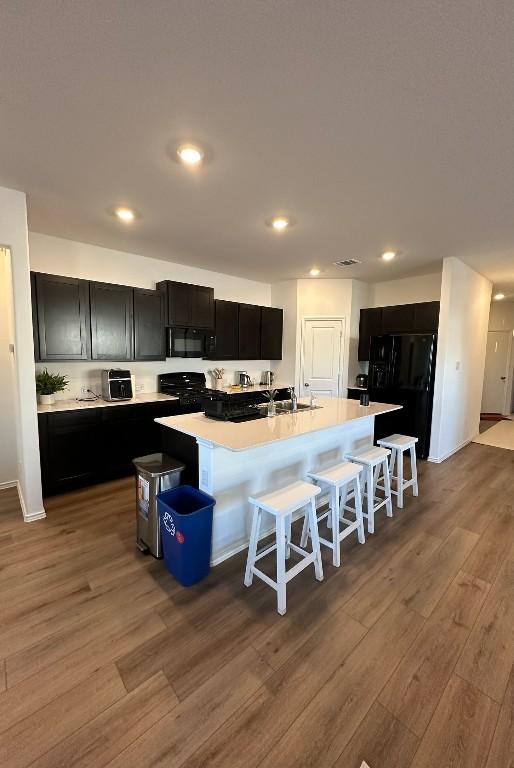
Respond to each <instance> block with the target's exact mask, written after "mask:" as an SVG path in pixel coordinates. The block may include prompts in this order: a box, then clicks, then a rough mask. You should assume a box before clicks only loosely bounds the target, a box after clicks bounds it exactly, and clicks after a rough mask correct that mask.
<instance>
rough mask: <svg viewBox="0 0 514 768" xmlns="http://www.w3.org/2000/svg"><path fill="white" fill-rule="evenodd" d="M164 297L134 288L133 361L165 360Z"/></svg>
mask: <svg viewBox="0 0 514 768" xmlns="http://www.w3.org/2000/svg"><path fill="white" fill-rule="evenodd" d="M165 359H166V339H165V330H164V296H163V294H162V293H161V292H160V291H151V290H145V289H144V288H134V360H165Z"/></svg>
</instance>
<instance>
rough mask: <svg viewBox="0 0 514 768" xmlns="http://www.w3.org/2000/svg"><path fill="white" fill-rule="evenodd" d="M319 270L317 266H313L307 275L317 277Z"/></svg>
mask: <svg viewBox="0 0 514 768" xmlns="http://www.w3.org/2000/svg"><path fill="white" fill-rule="evenodd" d="M320 271H321V270H319V269H318V268H317V267H313V268H312V269H311V271H310V272H309V275H310V276H311V277H317V276H318V275H319V273H320Z"/></svg>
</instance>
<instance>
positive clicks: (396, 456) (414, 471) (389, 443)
mask: <svg viewBox="0 0 514 768" xmlns="http://www.w3.org/2000/svg"><path fill="white" fill-rule="evenodd" d="M417 442H418V438H417V437H410V436H409V435H399V434H394V435H389V437H383V438H382V439H381V440H377V443H378V444H379V445H380V446H382V447H383V448H389V449H390V450H391V459H390V461H389V474H390V478H391V481H393V480H395V481H396V489H395V490H391V493H392V494H394V495H395V496H396V498H397V504H398V507H399V509H401V508H402V507H403V492H404V491H405V489H406V488H410V487H411V486H412V494H413V496H417V495H418V467H417V464H416V443H417ZM405 451H409V453H410V468H411V478H410V480H405V479H404V476H403V454H404V453H405ZM395 465H396V475H395V474H394V470H395ZM379 487H380V486H379Z"/></svg>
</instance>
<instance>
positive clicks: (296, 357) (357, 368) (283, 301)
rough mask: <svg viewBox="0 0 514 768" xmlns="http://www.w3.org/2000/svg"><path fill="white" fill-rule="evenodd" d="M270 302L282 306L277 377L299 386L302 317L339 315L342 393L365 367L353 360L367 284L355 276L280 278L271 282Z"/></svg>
mask: <svg viewBox="0 0 514 768" xmlns="http://www.w3.org/2000/svg"><path fill="white" fill-rule="evenodd" d="M271 299H272V304H273V305H274V306H282V307H284V310H285V312H284V344H283V360H282V361H281V362H280V363H275V365H274V370H275V373H276V376H277V381H280V382H281V383H289V382H291V383H294V384H295V386H296V387H297V388H299V386H300V374H301V371H300V363H301V354H300V350H301V344H302V330H303V320H304V319H305V318H306V317H343V318H344V320H345V333H344V339H343V369H342V385H343V392H342V395H343V396H346V388H347V386H348V384H349V383H353V382H354V380H355V376H356V375H357V374H358V373H361V372H363V371H364V370H365V368H364V367H363V366H362V364H361V363H359V362H358V360H357V347H358V343H359V317H360V310H361V308H362V307H366V306H368V303H367V302H368V286H367V285H366V284H365V283H361V282H359V281H357V280H346V279H341V278H336V279H324V278H322V279H311V280H284V281H281V282H279V283H274V284H273V285H272V286H271Z"/></svg>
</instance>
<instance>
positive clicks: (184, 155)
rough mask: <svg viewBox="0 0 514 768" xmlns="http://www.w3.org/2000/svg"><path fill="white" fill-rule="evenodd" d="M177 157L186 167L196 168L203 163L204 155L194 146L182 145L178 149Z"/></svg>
mask: <svg viewBox="0 0 514 768" xmlns="http://www.w3.org/2000/svg"><path fill="white" fill-rule="evenodd" d="M177 155H178V156H179V158H180V160H181V161H182V162H183V163H184V165H189V166H191V167H195V166H197V165H200V163H201V162H202V160H203V155H204V153H203V151H202V150H201V149H200V147H196V146H195V145H194V144H181V145H180V147H179V148H178V149H177Z"/></svg>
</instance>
